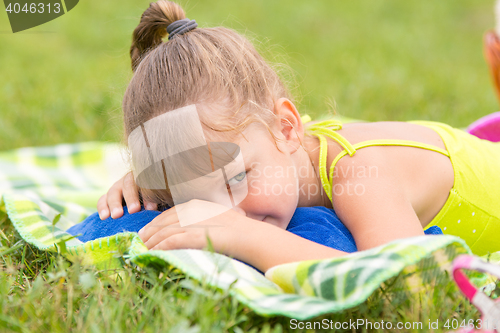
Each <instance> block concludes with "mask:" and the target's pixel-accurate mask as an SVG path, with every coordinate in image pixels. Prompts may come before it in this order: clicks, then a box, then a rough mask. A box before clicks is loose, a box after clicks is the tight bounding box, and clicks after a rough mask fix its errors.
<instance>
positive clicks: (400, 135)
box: [339, 121, 445, 149]
mask: <svg viewBox="0 0 500 333" xmlns="http://www.w3.org/2000/svg"><path fill="white" fill-rule="evenodd" d="M339 134H341V135H343V136H344V137H345V138H346V139H347V140H348V141H349V142H351V143H352V144H356V143H359V142H362V141H367V140H379V139H390V140H408V141H416V142H421V143H426V144H430V145H434V146H437V147H439V148H442V149H445V145H444V143H443V140H442V139H441V137H440V136H439V134H438V133H437V132H435V131H434V130H433V129H431V128H429V127H426V126H422V125H418V124H412V123H407V122H400V121H380V122H373V123H349V124H345V125H344V126H343V129H341V130H339Z"/></svg>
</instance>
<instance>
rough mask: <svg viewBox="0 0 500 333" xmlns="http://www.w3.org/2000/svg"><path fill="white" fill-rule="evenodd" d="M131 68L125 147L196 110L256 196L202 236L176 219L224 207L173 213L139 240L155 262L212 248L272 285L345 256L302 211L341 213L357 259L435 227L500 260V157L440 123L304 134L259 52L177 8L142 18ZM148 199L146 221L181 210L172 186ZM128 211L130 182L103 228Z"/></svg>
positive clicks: (187, 207)
mask: <svg viewBox="0 0 500 333" xmlns="http://www.w3.org/2000/svg"><path fill="white" fill-rule="evenodd" d="M167 34H168V41H162V38H164V37H166V36H167ZM130 55H131V58H132V69H133V71H134V76H133V78H132V80H131V82H130V84H129V86H128V88H127V90H126V93H125V96H124V100H123V111H124V124H125V132H126V136H127V137H129V135H130V134H131V132H132V131H133V130H134V129H136V128H140V126H142V125H143V124H144V123H145V122H147V121H148V120H151V119H153V118H155V117H158V116H160V115H163V114H165V113H168V112H172V111H175V110H179V109H180V108H183V107H186V106H195V107H196V109H197V110H198V113H199V117H200V121H201V123H202V126H203V133H204V136H205V138H206V139H207V141H209V142H221V141H224V142H233V143H236V144H238V145H239V147H240V149H241V153H242V154H243V159H244V164H245V171H244V172H240V173H239V174H237V175H235V176H234V177H232V178H231V179H229V183H231V184H237V183H238V182H241V181H242V180H243V179H246V183H247V184H248V194H247V196H246V197H245V199H244V200H243V201H241V202H240V203H239V204H238V205H237V208H236V209H230V210H227V211H226V212H224V213H222V214H220V215H218V216H216V217H214V218H210V219H207V220H206V221H204V222H202V223H199V224H195V225H192V226H188V227H182V226H181V225H180V223H179V217H178V214H177V213H176V212H177V211H180V210H181V209H182V210H183V211H191V212H196V211H200V210H202V211H204V212H206V211H211V210H213V211H217V210H219V209H220V205H219V204H217V203H214V202H210V201H206V200H201V199H200V198H196V197H194V198H192V199H193V200H190V201H186V202H184V203H181V204H178V205H176V206H175V207H173V208H171V209H169V210H166V211H165V212H163V213H162V214H160V215H159V216H158V217H157V218H155V219H154V220H153V221H152V222H151V223H149V224H148V225H147V226H146V227H144V228H143V229H142V230H141V231H140V232H139V236H140V237H141V238H142V240H143V241H144V242H145V244H146V246H147V247H148V248H150V249H163V250H170V249H180V248H197V249H201V248H204V247H205V246H206V245H207V236H208V237H209V238H210V240H211V243H212V245H213V247H214V249H215V250H216V251H218V252H221V253H225V254H227V255H229V256H233V257H235V258H238V259H240V260H243V261H245V262H247V263H249V264H251V265H253V266H254V267H256V268H258V269H260V270H262V271H266V270H267V269H269V268H270V267H272V266H275V265H278V264H283V263H287V262H292V261H299V260H307V259H320V258H328V257H335V256H341V255H344V254H345V253H344V252H342V251H338V250H335V249H332V248H329V247H326V246H323V245H320V244H317V243H314V242H311V241H308V240H306V239H303V238H301V237H298V236H296V235H293V234H291V233H289V232H287V231H286V230H285V229H286V227H287V225H288V223H289V221H290V219H291V217H292V215H293V213H294V211H295V209H296V208H297V207H308V206H325V207H328V208H334V209H335V212H336V213H337V215H338V216H339V218H340V219H341V220H342V222H343V223H344V224H345V226H346V227H347V228H348V229H349V230H350V232H351V233H352V235H353V237H354V239H355V241H356V245H357V247H358V250H364V249H369V248H371V247H375V246H378V245H381V244H384V243H387V242H389V241H392V240H395V239H399V238H405V237H413V236H418V235H423V234H424V232H423V229H424V228H428V227H430V226H433V225H437V226H439V227H441V229H442V230H443V232H444V233H448V234H453V235H458V236H460V237H462V238H463V239H465V240H466V242H467V243H468V245H469V246H470V247H471V248H472V250H473V251H474V252H475V253H476V254H479V255H482V254H486V253H488V252H494V251H498V250H500V242H497V241H496V238H497V236H500V174H499V171H500V144H497V143H491V142H487V141H484V140H480V139H478V138H476V137H473V136H471V135H469V134H467V133H465V132H462V131H460V130H457V129H453V128H451V127H449V126H447V125H444V124H441V123H436V122H378V123H355V124H347V125H345V126H342V125H341V124H340V123H338V122H335V121H326V122H320V123H315V124H314V123H313V124H311V123H309V124H306V125H308V126H305V125H304V124H303V123H302V121H301V117H300V116H299V112H298V111H297V109H296V107H295V105H294V104H293V102H292V100H291V97H290V95H289V94H288V92H287V91H286V89H285V87H284V85H283V84H282V82H281V81H280V79H279V77H278V75H277V74H276V73H275V71H274V70H273V69H272V68H271V67H270V66H269V65H268V64H267V63H266V62H265V61H264V60H263V59H262V57H261V56H260V55H259V54H258V53H257V52H256V51H255V49H254V48H253V46H252V45H251V44H250V42H249V41H248V40H246V39H245V38H244V37H242V36H240V35H239V34H237V33H236V32H234V31H232V30H229V29H226V28H222V27H218V28H197V27H196V23H195V22H194V21H192V20H189V19H186V17H185V14H184V12H183V10H182V9H181V8H180V7H179V5H177V4H175V3H172V2H168V1H158V2H156V3H151V4H150V7H149V8H148V9H147V10H146V11H145V12H144V14H143V15H142V17H141V22H140V23H139V25H138V27H137V28H136V29H135V31H134V34H133V41H132V47H131V49H130ZM305 127H306V128H305ZM142 128H143V129H144V127H142ZM165 130H167V129H165ZM148 140H149V144H150V143H151V142H154V140H160V139H159V138H155V137H151V136H148ZM129 142H130V141H129ZM133 159H134V154H133V153H132V160H133ZM136 160H137V157H136ZM289 170H293V171H294V172H289ZM224 190H226V189H224ZM140 191H141V195H142V199H143V202H144V203H145V205H146V208H148V209H155V208H156V205H157V204H165V203H171V202H172V195H171V193H170V191H169V188H168V186H167V188H165V189H164V190H156V191H155V190H148V189H144V188H143V189H140ZM216 191H219V189H217V188H214V192H216ZM122 197H123V198H124V199H125V202H126V204H127V206H128V210H129V212H131V213H133V212H137V211H139V210H140V208H141V207H140V202H139V195H138V188H137V186H136V184H135V182H134V176H133V174H132V173H129V174H127V175H126V176H125V177H124V178H123V179H121V180H120V181H118V182H117V183H115V184H114V185H113V187H111V189H110V190H109V191H108V193H107V194H106V195H104V196H103V197H101V199H100V200H99V202H98V206H97V207H98V211H99V215H100V217H101V219H105V218H107V217H108V216H109V215H110V212H111V216H112V217H113V218H117V217H120V216H121V215H122V214H123V209H122ZM210 226H213V227H210ZM215 226H218V227H215ZM220 226H223V227H220Z"/></svg>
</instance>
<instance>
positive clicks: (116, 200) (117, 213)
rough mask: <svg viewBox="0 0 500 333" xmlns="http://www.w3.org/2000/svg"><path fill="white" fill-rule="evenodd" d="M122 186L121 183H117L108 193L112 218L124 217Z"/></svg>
mask: <svg viewBox="0 0 500 333" xmlns="http://www.w3.org/2000/svg"><path fill="white" fill-rule="evenodd" d="M122 197H123V192H122V186H121V185H120V182H116V183H115V184H114V185H113V186H111V188H110V189H109V191H108V197H107V200H106V201H107V204H108V207H109V210H110V211H111V217H112V218H114V219H116V218H119V217H121V216H122V215H123V206H122Z"/></svg>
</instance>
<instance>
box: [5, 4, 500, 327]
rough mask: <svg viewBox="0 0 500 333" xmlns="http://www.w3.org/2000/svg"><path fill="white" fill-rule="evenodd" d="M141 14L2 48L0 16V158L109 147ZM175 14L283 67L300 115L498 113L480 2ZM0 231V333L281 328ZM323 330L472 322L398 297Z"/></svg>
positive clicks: (67, 23)
mask: <svg viewBox="0 0 500 333" xmlns="http://www.w3.org/2000/svg"><path fill="white" fill-rule="evenodd" d="M148 4H149V1H121V2H116V1H81V2H80V3H79V4H78V5H77V7H75V9H74V10H72V11H71V12H69V13H68V14H67V15H64V16H62V17H60V18H58V19H56V20H54V21H52V22H49V23H47V24H44V25H42V26H39V27H36V28H33V29H30V30H27V31H25V32H20V33H17V34H12V33H9V32H10V26H9V23H8V19H7V14H6V13H5V12H3V13H1V14H0V32H1V33H0V38H1V44H0V73H1V80H0V149H1V150H5V149H11V148H17V147H22V146H42V145H52V144H56V143H61V142H79V141H90V140H99V141H120V140H121V139H122V137H121V136H122V123H121V121H122V120H121V100H122V97H123V93H124V91H125V88H126V86H127V83H128V81H129V80H130V78H131V75H132V73H131V69H130V60H129V57H128V50H129V47H130V41H131V34H132V31H133V29H134V28H135V26H136V25H137V23H138V22H139V18H140V15H141V13H142V12H143V11H144V9H145V8H147V6H148ZM182 4H183V6H184V8H185V10H186V13H187V16H188V17H190V18H192V19H196V20H197V22H198V24H199V26H201V27H211V26H217V25H224V26H229V27H232V28H234V29H236V30H238V31H240V32H243V33H245V34H246V35H247V36H249V37H250V38H251V39H254V40H255V41H256V44H257V47H258V49H259V50H260V51H262V52H263V54H264V55H265V56H266V57H267V58H268V59H269V60H270V61H273V62H285V63H286V64H287V65H288V67H289V68H290V74H291V75H292V76H293V77H294V78H295V79H291V78H290V75H288V77H289V81H290V83H291V87H292V91H293V92H294V95H295V96H296V97H297V107H298V109H299V111H301V112H302V113H309V114H311V115H313V116H319V115H323V114H325V113H327V112H329V111H331V110H333V109H334V110H336V111H337V112H338V113H340V114H342V115H344V116H348V117H352V118H360V119H366V120H370V121H375V120H410V119H429V120H436V121H442V122H446V123H449V124H451V125H453V126H457V127H463V126H466V125H468V124H469V123H470V122H472V121H473V120H475V119H477V118H479V117H481V116H483V115H486V114H488V113H491V112H494V111H497V109H498V104H497V101H496V99H495V96H494V93H493V89H492V85H491V82H490V77H489V73H488V69H487V67H486V64H485V61H484V59H483V53H482V36H483V33H484V32H485V31H486V30H487V29H490V28H491V27H492V26H493V25H494V22H493V10H492V8H493V1H485V2H479V1H474V0H461V1H400V0H385V1H373V0H363V1H361V0H358V1H345V0H335V1H322V2H307V1H297V0H288V1H285V0H280V1H263V0H255V1H230V0H226V1H204V2H195V1H190V2H183V3H182ZM0 231H1V232H0V257H1V260H0V331H14V332H42V331H47V332H48V331H50V332H67V331H69V330H72V331H82V332H87V331H93V332H100V331H106V332H108V331H128V332H129V331H137V332H139V331H160V330H161V331H167V332H203V333H204V332H225V331H234V332H242V331H243V332H247V331H251V330H252V329H253V330H254V331H255V332H257V331H259V332H281V331H288V330H289V328H290V324H289V321H288V319H286V318H281V317H278V318H263V317H260V316H258V315H256V314H255V313H254V312H252V311H250V310H249V309H248V308H246V307H244V306H243V305H241V304H239V303H238V302H237V301H235V300H234V299H233V298H232V297H228V295H227V294H226V293H224V292H222V291H219V290H215V289H213V288H209V287H207V286H205V285H204V284H203V283H201V282H196V281H193V280H190V279H186V278H185V277H184V276H183V275H182V274H181V273H179V272H178V271H175V270H173V269H168V270H166V271H165V272H163V273H161V274H159V275H158V273H157V272H147V271H140V270H138V269H137V268H134V267H131V266H126V268H125V270H124V273H122V274H121V278H118V279H117V277H116V274H114V272H100V271H96V270H94V269H89V268H83V267H80V266H79V265H70V264H69V263H68V262H66V261H64V260H62V259H61V258H60V257H59V256H57V255H53V254H47V253H43V252H38V251H36V250H35V249H33V248H31V247H30V246H28V245H26V244H25V243H23V242H22V241H21V240H20V239H19V236H18V235H17V234H16V232H15V231H14V230H13V228H12V227H11V225H10V223H9V221H8V219H7V217H6V216H5V214H4V213H3V215H2V213H1V212H0ZM16 244H17V245H16ZM16 246H17V247H16ZM12 248H13V249H14V250H12V251H11V250H9V249H12ZM9 251H10V252H9ZM323 318H328V319H330V320H334V321H346V320H348V319H349V318H353V319H359V318H361V319H368V320H371V321H380V320H382V319H383V320H384V321H391V322H394V323H395V322H398V321H404V322H410V321H422V322H424V324H425V323H427V322H428V320H429V319H431V320H436V319H439V320H440V322H441V323H442V322H443V321H445V320H446V319H450V318H457V319H460V320H463V319H469V318H478V313H477V311H476V310H475V309H473V308H472V307H471V306H470V305H469V304H468V303H467V302H466V301H465V300H464V298H463V297H462V296H461V294H460V293H459V292H458V291H457V290H456V289H455V288H454V287H453V285H449V286H447V287H446V288H437V289H436V290H434V291H432V292H430V293H427V294H416V295H403V296H401V295H400V296H395V295H392V294H391V293H389V292H387V291H384V290H379V291H377V292H376V293H375V294H374V295H373V296H372V297H371V298H370V299H369V300H368V301H367V302H365V303H364V304H362V305H361V306H359V307H357V308H354V309H352V310H351V311H347V312H346V313H342V314H335V315H330V316H326V317H321V318H317V319H315V320H316V321H320V320H322V319H323ZM440 328H441V329H442V327H440ZM438 331H441V330H438ZM442 331H446V330H442Z"/></svg>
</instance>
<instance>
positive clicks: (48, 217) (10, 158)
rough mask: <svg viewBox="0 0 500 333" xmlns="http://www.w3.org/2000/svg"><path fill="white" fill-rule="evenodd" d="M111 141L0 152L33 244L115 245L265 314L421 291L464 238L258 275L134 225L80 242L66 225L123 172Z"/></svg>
mask: <svg viewBox="0 0 500 333" xmlns="http://www.w3.org/2000/svg"><path fill="white" fill-rule="evenodd" d="M122 155H123V151H122V149H121V148H120V146H118V145H117V144H110V143H98V142H87V143H80V144H62V145H57V146H53V147H38V148H22V149H16V150H11V151H6V152H0V198H1V200H0V209H2V208H3V209H5V210H6V211H7V214H8V215H9V218H10V220H11V221H12V223H13V225H14V227H15V228H16V230H17V231H18V232H19V234H20V235H21V236H22V238H23V239H25V240H26V241H27V242H29V243H30V244H32V245H34V246H36V247H37V248H39V249H42V250H47V251H60V252H61V253H63V255H64V256H66V257H67V259H69V260H70V261H75V260H79V261H82V262H83V263H85V264H88V265H95V266H97V267H99V268H106V267H107V268H119V267H120V265H122V262H121V260H122V259H120V257H118V256H116V253H117V251H120V253H125V254H126V256H127V257H128V258H129V259H130V261H131V262H132V263H134V264H136V265H139V266H152V267H161V266H165V265H173V266H175V267H177V268H179V269H180V270H182V271H183V272H185V273H186V274H187V275H188V276H191V277H193V278H195V279H199V280H204V281H206V282H207V283H209V284H210V285H213V286H216V287H219V288H223V289H229V290H230V293H231V294H232V295H233V296H234V297H236V298H237V299H238V300H239V301H241V302H242V303H244V304H246V305H247V306H249V307H250V308H252V309H254V310H255V311H256V312H257V313H260V314H262V315H284V316H289V317H292V318H296V319H300V320H304V319H309V318H312V317H315V316H318V315H320V314H325V313H330V312H338V311H342V310H345V309H348V308H351V307H353V306H356V305H358V304H360V303H362V302H364V301H365V300H366V299H367V298H368V297H369V296H370V295H371V294H372V293H373V291H375V290H376V289H377V288H379V287H380V286H388V285H390V286H391V290H393V291H394V292H397V291H398V290H402V291H408V290H409V291H418V290H419V289H420V288H421V287H423V286H425V287H427V288H429V287H431V288H432V287H433V286H437V285H438V284H440V283H450V280H449V279H448V280H447V281H444V282H443V281H441V280H440V279H441V277H442V276H443V275H444V274H440V272H441V271H442V270H445V269H449V268H450V264H451V261H452V260H453V258H454V257H455V256H457V255H458V254H461V253H470V250H469V249H468V247H467V246H466V245H465V243H464V242H463V241H462V240H461V239H460V238H457V237H452V236H422V237H416V238H411V239H406V240H402V241H395V242H392V243H390V244H387V245H384V246H381V247H378V248H374V249H371V250H368V251H362V252H357V253H353V254H350V255H348V256H345V257H342V258H333V259H327V260H315V261H304V262H297V263H291V264H285V265H280V266H277V267H274V268H272V269H270V270H269V271H268V272H266V275H265V276H263V275H261V274H260V273H259V272H257V271H255V270H254V269H252V268H250V267H249V266H247V265H245V264H243V263H241V262H239V261H237V260H234V259H231V258H229V257H227V256H224V255H220V254H217V253H210V252H207V251H201V250H173V251H148V250H147V248H146V247H145V246H144V244H143V243H142V242H141V240H140V238H139V237H138V236H137V234H136V233H120V234H117V235H115V236H111V237H105V238H101V239H96V240H94V241H90V242H87V243H82V242H81V241H79V240H78V239H76V238H73V237H72V236H71V235H69V234H68V233H66V232H65V230H67V229H68V228H69V227H71V226H73V225H74V224H76V223H79V222H81V221H82V220H83V219H84V218H85V217H86V216H88V215H90V214H92V213H93V212H95V211H96V209H95V205H96V202H97V199H98V198H99V196H100V195H102V194H103V193H105V192H106V191H107V189H108V188H109V186H110V185H111V184H112V183H113V182H114V181H116V180H117V179H119V178H120V177H121V176H123V175H124V174H125V172H126V167H125V163H124V162H123V158H122Z"/></svg>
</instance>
